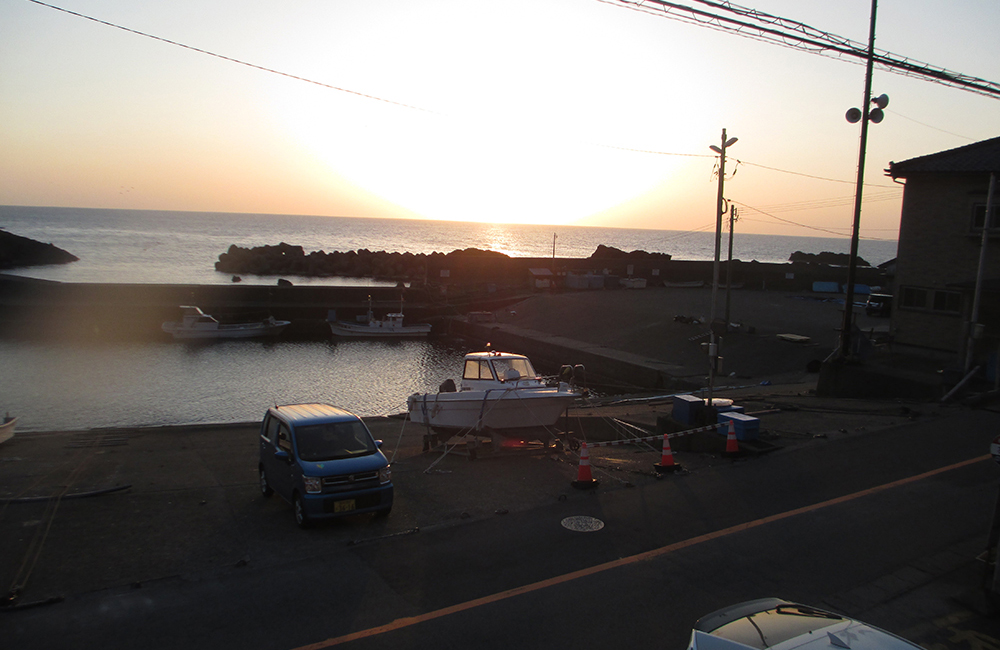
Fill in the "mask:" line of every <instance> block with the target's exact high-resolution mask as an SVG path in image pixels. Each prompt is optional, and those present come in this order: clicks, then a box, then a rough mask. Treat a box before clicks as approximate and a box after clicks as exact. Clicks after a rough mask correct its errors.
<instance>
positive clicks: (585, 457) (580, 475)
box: [573, 443, 598, 490]
mask: <svg viewBox="0 0 1000 650" xmlns="http://www.w3.org/2000/svg"><path fill="white" fill-rule="evenodd" d="M597 483H598V482H597V481H595V480H594V476H593V475H592V474H591V473H590V452H589V451H587V443H583V445H582V446H581V447H580V467H579V469H577V472H576V480H575V481H573V487H575V488H576V489H578V490H587V489H590V488H595V487H597Z"/></svg>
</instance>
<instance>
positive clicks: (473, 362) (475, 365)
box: [462, 359, 493, 379]
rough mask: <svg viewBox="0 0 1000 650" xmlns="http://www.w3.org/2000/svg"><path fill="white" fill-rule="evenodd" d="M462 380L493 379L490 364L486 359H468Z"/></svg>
mask: <svg viewBox="0 0 1000 650" xmlns="http://www.w3.org/2000/svg"><path fill="white" fill-rule="evenodd" d="M462 379H493V373H492V372H491V371H490V363H489V362H488V361H486V360H485V359H466V360H465V371H464V372H463V373H462Z"/></svg>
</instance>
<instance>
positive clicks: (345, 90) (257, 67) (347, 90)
mask: <svg viewBox="0 0 1000 650" xmlns="http://www.w3.org/2000/svg"><path fill="white" fill-rule="evenodd" d="M28 2H32V3H34V4H36V5H41V6H42V7H48V8H49V9H55V10H56V11H61V12H63V13H65V14H69V15H71V16H76V17H78V18H83V19H85V20H89V21H92V22H95V23H98V24H100V25H105V26H107V27H113V28H114V29H120V30H122V31H123V32H128V33H130V34H135V35H137V36H143V37H145V38H151V39H153V40H154V41H160V42H161V43H166V44H168V45H175V46H177V47H182V48H184V49H185V50H191V51H192V52H197V53H198V54H206V55H208V56H213V57H215V58H217V59H222V60H223V61H229V62H230V63H237V64H239V65H243V66H246V67H248V68H253V69H255V70H261V71H263V72H270V73H271V74H276V75H280V76H282V77H288V78H289V79H295V80H296V81H304V82H306V83H309V84H313V85H316V86H322V87H323V88H329V89H330V90H338V91H340V92H342V93H349V94H351V95H357V96H358V97H364V98H365V99H373V100H375V101H377V102H385V103H386V104H393V105H395V106H402V107H403V108H410V109H413V110H415V111H422V112H424V113H434V111H431V110H428V109H426V108H421V107H419V106H413V105H411V104H404V103H402V102H397V101H394V100H391V99H385V98H384V97H378V96H377V95H369V94H367V93H363V92H359V91H357V90H351V89H350V88H341V87H340V86H333V85H331V84H328V83H323V82H322V81H316V80H314V79H309V78H308V77H300V76H298V75H294V74H291V73H288V72H282V71H281V70H275V69H274V68H266V67H264V66H262V65H257V64H256V63H249V62H248V61H243V60H241V59H234V58H233V57H231V56H226V55H224V54H218V53H216V52H212V51H210V50H203V49H201V48H199V47H194V46H193V45H186V44H184V43H180V42H178V41H172V40H170V39H168V38H163V37H162V36H155V35H153V34H149V33H147V32H141V31H139V30H137V29H132V28H130V27H123V26H122V25H118V24H115V23H112V22H108V21H106V20H101V19H100V18H94V17H93V16H88V15H87V14H81V13H79V12H76V11H70V10H69V9H64V8H62V7H57V6H55V5H51V4H48V3H45V2H41V0H28Z"/></svg>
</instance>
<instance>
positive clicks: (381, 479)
mask: <svg viewBox="0 0 1000 650" xmlns="http://www.w3.org/2000/svg"><path fill="white" fill-rule="evenodd" d="M381 446H382V441H381V440H375V439H374V438H373V437H372V434H371V432H370V431H368V427H367V426H365V423H364V422H362V421H361V418H359V417H358V416H356V415H354V414H353V413H350V412H348V411H345V410H343V409H340V408H337V407H335V406H330V405H329V404H289V405H286V406H274V407H272V408H270V409H268V411H267V414H266V415H265V416H264V420H263V422H261V426H260V463H259V466H258V469H259V471H260V491H261V492H262V493H263V495H264V496H265V497H269V496H271V495H272V494H274V493H277V494H278V495H279V496H281V497H282V498H283V499H285V500H286V501H288V502H289V503H291V504H292V508H294V510H295V521H296V522H297V523H298V525H299V526H300V527H302V528H305V527H307V526H308V525H309V524H310V523H311V522H312V521H315V520H318V519H326V518H331V517H340V516H343V515H350V514H356V513H365V512H375V513H377V514H379V515H387V514H389V512H390V511H391V510H392V493H393V488H392V471H391V470H390V469H389V461H388V460H387V459H386V457H385V455H383V454H382V452H381V451H380V449H379V448H380V447H381Z"/></svg>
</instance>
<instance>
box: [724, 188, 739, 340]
mask: <svg viewBox="0 0 1000 650" xmlns="http://www.w3.org/2000/svg"><path fill="white" fill-rule="evenodd" d="M738 219H739V215H738V213H737V211H736V206H735V205H731V206H729V258H728V259H727V260H726V331H727V332H728V331H729V323H730V320H729V291H730V289H732V288H733V222H735V221H737V220H738Z"/></svg>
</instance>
